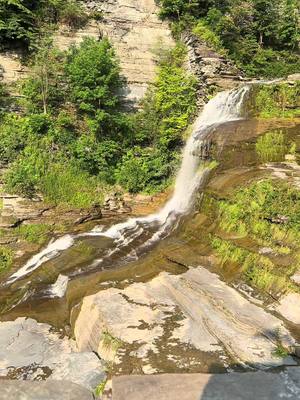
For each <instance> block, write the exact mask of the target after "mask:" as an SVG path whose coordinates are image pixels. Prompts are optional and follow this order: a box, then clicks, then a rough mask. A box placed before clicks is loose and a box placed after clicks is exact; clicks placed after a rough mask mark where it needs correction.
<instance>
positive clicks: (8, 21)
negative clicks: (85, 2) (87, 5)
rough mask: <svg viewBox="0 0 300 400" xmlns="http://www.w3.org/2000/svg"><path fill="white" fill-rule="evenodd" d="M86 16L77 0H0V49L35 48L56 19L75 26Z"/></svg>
mask: <svg viewBox="0 0 300 400" xmlns="http://www.w3.org/2000/svg"><path fill="white" fill-rule="evenodd" d="M87 19H88V16H87V14H86V13H85V11H84V9H83V7H82V5H81V3H80V2H79V1H77V0H42V1H41V0H1V2H0V48H11V47H21V48H22V50H28V49H31V50H32V48H34V47H36V46H37V43H38V42H39V40H40V38H41V36H43V35H45V34H47V31H49V29H50V28H51V25H53V24H57V23H58V22H62V23H65V24H67V25H69V26H71V27H73V28H78V27H81V26H82V25H84V24H85V23H86V22H87Z"/></svg>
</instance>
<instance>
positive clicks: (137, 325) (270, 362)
mask: <svg viewBox="0 0 300 400" xmlns="http://www.w3.org/2000/svg"><path fill="white" fill-rule="evenodd" d="M75 336H76V341H77V343H78V346H79V348H80V350H82V351H86V350H94V351H97V352H98V354H99V355H100V356H101V357H102V358H104V359H107V360H114V361H115V363H116V364H117V365H118V371H122V372H123V371H128V365H131V366H132V369H131V370H130V371H131V372H137V371H139V370H140V371H143V372H144V373H153V372H170V371H171V372H174V371H186V370H189V371H192V372H195V371H202V368H203V359H205V358H207V357H208V356H206V355H208V354H212V353H214V354H217V355H218V356H219V361H220V359H223V360H224V365H226V363H228V357H226V355H227V356H228V355H229V357H230V359H231V363H232V361H233V362H238V363H247V364H251V365H254V366H255V367H271V366H276V365H284V364H293V363H294V361H293V359H292V358H291V357H285V358H280V357H277V356H276V355H275V352H276V349H277V347H278V344H279V343H281V344H282V345H283V346H284V347H285V348H288V349H290V351H293V350H294V348H295V347H296V343H295V340H294V339H293V337H292V336H291V335H290V333H289V332H288V331H287V330H286V328H285V327H284V325H283V323H282V321H280V320H279V319H277V318H276V317H274V316H273V315H271V314H269V313H267V312H266V311H264V310H263V309H262V308H260V307H259V306H257V305H254V304H252V303H251V302H250V301H249V300H247V299H245V298H244V297H243V296H242V295H241V294H239V293H238V292H237V291H235V290H234V289H233V288H231V287H229V286H227V285H226V284H225V283H224V282H222V281H221V280H220V279H219V277H218V276H217V275H216V274H213V273H211V272H209V271H208V270H206V269H204V268H202V267H198V268H192V269H190V270H188V271H187V272H185V273H184V274H182V275H169V274H167V273H161V274H160V275H159V276H158V277H156V278H155V279H153V280H152V281H150V282H148V283H135V284H133V285H131V286H128V287H127V288H126V289H124V290H119V289H115V288H111V289H107V290H104V291H101V292H99V293H97V294H95V295H92V296H89V297H86V298H85V299H84V301H83V304H82V308H81V311H80V314H79V317H78V319H77V321H76V325H75ZM205 354H206V355H205ZM232 359H233V360H232Z"/></svg>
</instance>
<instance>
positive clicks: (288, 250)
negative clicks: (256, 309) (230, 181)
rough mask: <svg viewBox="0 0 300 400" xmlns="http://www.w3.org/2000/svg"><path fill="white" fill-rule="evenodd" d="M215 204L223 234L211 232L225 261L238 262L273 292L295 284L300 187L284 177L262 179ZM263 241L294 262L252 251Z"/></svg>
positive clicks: (250, 278) (253, 280)
mask: <svg viewBox="0 0 300 400" xmlns="http://www.w3.org/2000/svg"><path fill="white" fill-rule="evenodd" d="M214 204H215V206H216V207H217V218H218V227H219V229H221V233H220V234H219V235H217V236H216V235H212V236H211V245H212V248H213V249H214V252H215V254H216V255H217V256H218V257H219V259H220V263H221V265H222V266H226V265H227V263H231V264H234V265H236V266H238V267H239V268H240V270H241V272H242V273H243V275H244V277H245V279H246V280H247V281H248V282H249V283H250V284H252V285H253V286H255V287H257V288H259V289H261V290H265V291H267V292H268V293H270V292H272V293H279V292H285V291H287V290H289V289H294V285H293V284H292V282H291V281H290V280H289V277H290V276H291V275H292V274H293V273H294V272H295V271H296V270H297V269H298V268H299V259H300V256H299V255H300V235H299V232H300V230H299V228H300V192H299V191H298V190H297V189H295V188H293V187H291V186H289V185H288V184H286V183H284V182H281V181H278V182H276V181H272V180H261V181H257V182H254V183H252V184H251V185H249V186H248V187H242V188H240V189H237V190H236V191H235V192H234V193H233V194H232V195H231V196H230V199H228V200H222V201H219V202H218V201H215V203H214ZM210 207H211V205H210ZM222 232H227V233H226V235H227V236H228V234H229V238H226V239H223V238H222V235H223V233H222ZM231 236H232V239H230V237H231ZM243 238H247V241H246V242H245V243H248V245H249V243H250V242H251V245H249V248H248V247H247V246H245V245H243V244H242V243H244V242H243V240H242V239H243ZM249 241H250V242H249ZM261 246H267V247H270V248H271V249H272V250H273V252H274V254H281V255H288V256H289V257H291V258H290V265H289V266H284V265H277V264H276V263H275V262H274V261H271V259H270V258H268V257H267V256H266V255H263V254H259V253H257V252H256V251H255V250H253V248H254V249H255V247H256V248H258V247H261Z"/></svg>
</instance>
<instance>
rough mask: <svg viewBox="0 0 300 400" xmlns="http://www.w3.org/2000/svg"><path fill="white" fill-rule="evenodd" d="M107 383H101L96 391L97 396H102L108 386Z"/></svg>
mask: <svg viewBox="0 0 300 400" xmlns="http://www.w3.org/2000/svg"><path fill="white" fill-rule="evenodd" d="M106 383H107V381H104V382H101V383H100V384H99V385H98V386H97V387H96V389H95V396H97V397H100V396H102V394H103V392H104V389H105V386H106Z"/></svg>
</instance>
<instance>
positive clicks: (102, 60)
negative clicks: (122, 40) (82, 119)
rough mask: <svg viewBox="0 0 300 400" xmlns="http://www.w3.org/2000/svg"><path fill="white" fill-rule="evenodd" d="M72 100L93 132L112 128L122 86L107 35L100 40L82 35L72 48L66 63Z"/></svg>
mask: <svg viewBox="0 0 300 400" xmlns="http://www.w3.org/2000/svg"><path fill="white" fill-rule="evenodd" d="M65 70H66V76H67V79H68V81H69V87H70V96H71V100H72V101H73V102H74V103H75V104H76V105H77V107H78V110H79V111H80V112H81V113H83V114H85V115H87V116H88V117H89V118H90V119H89V123H90V124H89V126H90V128H91V129H92V131H93V132H94V133H95V134H98V135H101V136H104V135H107V134H108V132H111V131H114V128H115V126H116V122H119V121H118V120H116V118H114V114H115V112H116V108H117V106H118V103H119V96H118V93H117V91H118V89H119V88H120V86H121V79H120V67H119V63H118V60H117V58H116V56H115V52H114V50H113V48H112V46H111V45H110V43H109V41H108V40H107V39H103V40H101V41H100V42H98V41H96V40H95V39H92V38H85V39H84V40H83V42H82V43H81V44H80V45H79V46H78V47H76V46H74V47H73V48H71V50H70V52H69V54H68V58H67V64H66V67H65Z"/></svg>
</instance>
